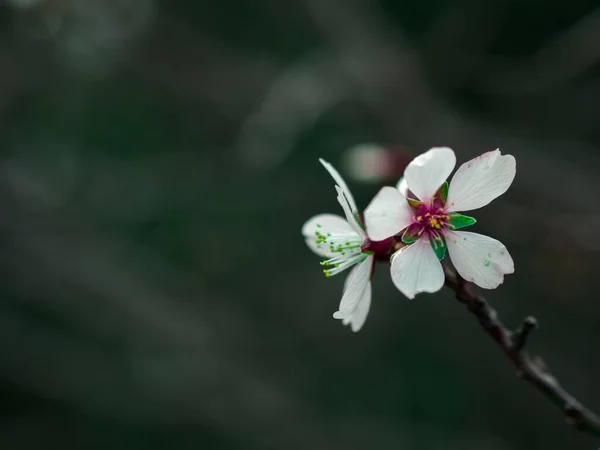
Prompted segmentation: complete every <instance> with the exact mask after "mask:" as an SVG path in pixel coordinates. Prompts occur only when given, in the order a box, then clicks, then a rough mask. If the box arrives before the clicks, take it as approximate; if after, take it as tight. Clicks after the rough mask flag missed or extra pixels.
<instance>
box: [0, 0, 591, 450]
mask: <svg viewBox="0 0 600 450" xmlns="http://www.w3.org/2000/svg"><path fill="white" fill-rule="evenodd" d="M599 117H600V5H599V4H598V1H597V0H596V1H585V0H571V1H568V2H559V1H554V0H553V1H542V0H529V1H525V0H513V1H507V0H486V1H474V0H473V1H470V0H427V1H417V0H411V1H408V0H380V1H376V0H289V1H288V0H284V1H282V0H255V1H244V0H222V1H220V2H215V1H212V2H208V1H202V0H187V1H185V0H168V1H167V0H165V1H158V0H3V1H1V2H0V152H1V159H0V280H1V281H0V286H1V288H0V342H2V344H1V345H0V414H1V416H0V417H1V420H0V448H2V449H6V450H13V449H14V450H20V449H65V450H68V449H90V450H95V449H102V450H104V449H112V450H119V449H127V450H129V449H130V450H136V449H174V450H179V449H232V450H233V449H244V450H245V449H282V450H296V449H319V450H320V449H323V450H335V449H344V450H351V449H390V448H394V449H406V450H409V449H415V450H420V449H423V450H428V449H432V450H433V449H444V450H448V449H460V450H471V449H473V450H475V449H477V450H482V449H485V450H508V449H518V450H520V449H523V450H525V449H527V450H533V449H545V450H551V449H590V450H591V449H594V448H597V447H598V446H599V445H600V443H599V442H598V440H597V439H593V438H591V437H588V436H585V435H582V434H579V433H577V432H576V431H574V430H573V429H571V428H570V427H569V426H567V425H565V424H564V423H563V417H562V415H561V413H560V411H559V410H558V409H556V408H555V407H554V406H552V405H551V404H550V403H549V402H548V401H547V400H546V399H545V398H543V396H542V395H541V394H539V393H538V392H537V391H535V390H534V389H533V388H531V387H530V386H529V385H527V384H526V383H524V382H522V381H520V380H518V379H517V378H516V376H515V372H514V369H513V368H512V367H511V366H510V364H509V363H508V361H507V360H505V359H504V357H503V355H502V354H501V352H500V351H499V350H498V349H497V348H496V347H495V346H494V344H493V343H492V342H491V341H490V340H489V338H488V337H487V336H486V335H485V334H484V333H483V332H482V331H481V330H480V328H479V326H478V324H477V323H476V321H475V320H474V319H473V318H472V317H471V316H470V315H469V314H468V312H467V311H466V310H465V308H464V307H463V306H461V305H459V304H458V303H457V302H456V301H455V300H454V299H453V296H452V294H451V293H450V292H446V291H442V292H440V293H438V294H435V295H422V296H420V297H419V298H418V299H416V300H414V301H408V300H407V299H405V298H403V297H402V295H401V294H400V293H399V292H397V291H396V290H395V289H394V287H393V286H392V283H391V281H390V280H389V277H387V276H386V271H387V269H386V268H385V267H380V269H379V270H378V272H377V277H376V279H375V282H374V302H373V307H372V311H371V314H370V317H369V319H368V320H367V323H366V325H365V327H364V328H363V330H362V331H361V332H360V333H358V334H353V333H352V332H351V331H350V330H349V329H348V328H347V327H343V326H342V325H341V324H340V323H339V322H338V321H335V320H334V319H333V318H332V313H333V312H334V311H335V309H336V307H337V304H338V302H339V299H340V295H341V289H342V282H343V277H339V278H338V277H335V278H333V279H327V280H326V279H325V278H324V277H323V276H322V274H321V273H320V266H319V265H318V262H317V261H318V259H317V258H316V257H315V255H313V254H311V253H310V252H309V251H308V250H307V249H306V248H305V247H304V243H303V240H302V238H301V235H300V228H301V226H302V223H303V222H304V221H305V220H306V219H308V218H309V217H310V216H312V215H314V214H317V213H321V212H339V211H338V209H339V207H338V205H337V202H336V201H335V192H334V189H333V184H332V182H331V180H330V178H329V176H328V175H327V173H326V172H325V171H324V170H323V168H322V167H321V166H320V165H319V164H318V162H317V158H318V157H323V158H326V159H327V160H329V161H331V162H332V163H333V164H334V165H336V166H337V167H338V168H339V169H340V171H342V172H343V173H344V174H345V176H346V177H347V179H348V182H349V184H350V185H351V187H352V189H353V191H354V193H355V196H356V197H357V200H358V203H359V204H361V205H362V206H363V207H364V206H366V205H367V203H368V202H369V200H370V199H371V198H372V196H373V195H374V194H375V193H376V192H377V190H378V189H379V187H380V185H381V184H390V183H393V182H395V180H396V178H397V177H398V176H399V175H400V173H401V171H402V165H403V164H405V163H406V161H408V160H410V158H412V157H413V156H415V155H417V154H419V153H421V152H423V151H425V150H427V149H428V148H430V147H432V146H439V145H446V146H451V147H453V148H454V149H455V151H456V152H457V156H458V159H459V161H465V160H467V159H469V158H471V157H473V156H475V155H477V154H480V153H483V152H484V151H488V150H491V149H495V148H497V147H500V148H501V149H502V150H503V152H505V153H511V154H513V155H514V156H515V157H516V159H517V162H518V164H517V167H518V171H517V178H516V180H515V182H514V184H513V186H512V187H511V189H510V190H509V192H508V193H507V194H506V195H504V196H503V197H502V198H500V199H498V200H497V201H495V202H494V203H492V204H491V205H490V206H489V207H487V208H485V209H484V210H482V211H479V212H478V214H477V215H476V217H477V219H478V224H477V225H476V229H474V231H477V232H480V233H483V234H488V235H491V236H493V237H495V238H497V239H500V240H501V241H503V242H504V243H505V244H506V245H507V247H508V248H509V250H510V252H511V253H512V255H513V257H514V260H515V264H516V273H515V274H514V275H511V276H509V277H507V279H506V282H505V284H504V285H502V286H501V288H499V289H498V290H496V291H493V292H489V293H488V298H489V300H490V301H491V302H492V304H493V305H494V306H495V307H496V308H498V309H499V311H500V312H501V314H502V316H503V318H504V319H505V320H506V322H507V324H509V325H511V326H517V325H518V324H519V323H520V321H521V320H522V318H523V317H524V316H526V315H528V314H533V315H535V316H536V317H537V318H538V319H539V320H540V323H541V328H540V331H539V332H537V333H536V334H535V335H534V337H533V338H532V340H531V344H530V345H531V351H532V352H533V353H534V354H540V355H543V357H544V359H545V360H546V362H547V363H548V365H549V366H550V368H551V369H552V370H553V371H554V372H556V374H557V375H558V376H559V377H560V379H561V381H562V382H563V383H564V385H565V386H566V387H568V388H569V389H570V390H571V391H572V392H573V393H574V394H575V395H576V396H577V397H579V398H581V399H582V400H584V402H585V403H586V404H588V406H590V407H591V408H592V409H596V410H600V387H599V386H598V380H599V379H600V364H599V361H600V353H599V352H598V344H599V338H600V321H599V319H600V300H599V299H598V296H597V286H598V274H599V273H600V272H599V269H598V263H597V261H598V254H599V252H600V239H599V237H598V231H599V230H600V213H599V212H598V211H599V207H600V200H599V198H600V197H599V195H598V193H599V191H600V180H599V177H598V173H599V172H598V171H599V169H600V156H599V154H598V148H599V147H600V132H599V130H600V128H599V126H598V120H599ZM363 144H368V145H370V147H369V148H370V149H371V150H372V149H373V148H379V149H380V150H381V149H382V148H383V149H385V151H387V152H388V153H386V155H387V156H388V157H389V156H390V155H392V159H393V162H389V161H388V163H386V164H383V165H381V164H379V163H380V162H381V159H378V158H379V157H377V155H378V154H379V153H364V152H363V153H361V151H362V150H361V151H359V150H356V146H358V145H362V147H360V148H362V149H364V148H365V147H364V145H363ZM373 146H381V147H373ZM360 155H363V157H365V158H366V159H364V158H363V159H360V158H359V156H360ZM365 155H366V156H365ZM369 155H370V156H369ZM373 155H375V156H373ZM373 158H375V159H373ZM384 160H385V158H384ZM386 161H387V160H386Z"/></svg>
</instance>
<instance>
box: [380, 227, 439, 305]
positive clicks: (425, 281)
mask: <svg viewBox="0 0 600 450" xmlns="http://www.w3.org/2000/svg"><path fill="white" fill-rule="evenodd" d="M390 273H391V275H392V281H393V282H394V285H395V286H396V287H397V288H398V290H399V291H400V292H402V293H403V294H404V295H406V296H407V297H408V298H410V299H412V298H415V295H417V294H418V293H419V292H437V291H439V290H440V289H441V288H442V286H443V285H444V270H443V269H442V264H441V263H440V261H439V259H438V257H437V256H436V255H435V253H434V252H433V249H432V248H431V245H429V239H427V238H423V239H419V240H418V241H417V242H415V243H414V244H411V245H409V246H407V247H403V248H401V249H400V250H398V251H397V252H396V253H394V254H393V255H392V265H391V268H390Z"/></svg>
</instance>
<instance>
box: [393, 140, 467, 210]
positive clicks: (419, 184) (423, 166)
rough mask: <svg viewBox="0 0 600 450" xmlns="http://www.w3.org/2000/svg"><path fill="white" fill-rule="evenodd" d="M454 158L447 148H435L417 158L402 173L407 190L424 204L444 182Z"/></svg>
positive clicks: (450, 150) (451, 168)
mask: <svg viewBox="0 0 600 450" xmlns="http://www.w3.org/2000/svg"><path fill="white" fill-rule="evenodd" d="M455 165H456V156H454V152H453V151H452V149H450V148H448V147H435V148H432V149H431V150H429V151H427V152H425V153H423V154H422V155H419V156H417V157H416V158H415V159H413V160H412V162H411V163H410V164H409V165H408V167H407V168H406V170H405V171H404V177H405V178H406V181H407V183H408V188H409V189H410V190H411V191H412V192H414V194H415V195H416V196H417V197H418V198H419V200H421V201H423V202H426V201H429V200H430V199H431V197H433V195H434V194H435V193H436V191H437V190H438V189H439V188H440V186H441V185H442V183H443V182H444V181H446V179H447V178H448V176H449V175H450V173H452V170H453V169H454V166H455Z"/></svg>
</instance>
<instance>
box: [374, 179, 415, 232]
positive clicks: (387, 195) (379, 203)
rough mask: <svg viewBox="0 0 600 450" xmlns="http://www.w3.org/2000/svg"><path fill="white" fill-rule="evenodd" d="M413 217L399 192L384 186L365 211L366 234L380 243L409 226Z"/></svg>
mask: <svg viewBox="0 0 600 450" xmlns="http://www.w3.org/2000/svg"><path fill="white" fill-rule="evenodd" d="M413 217H414V214H413V212H412V210H411V209H410V206H408V203H407V202H406V198H405V197H404V196H403V195H402V194H401V193H400V191H399V190H398V189H395V188H393V187H390V186H385V187H383V188H381V190H380V191H379V192H378V193H377V195H376V196H375V198H374V199H373V200H372V201H371V203H370V204H369V206H367V209H365V225H366V227H367V234H368V235H369V238H370V239H371V240H373V241H382V240H384V239H387V238H389V237H390V236H394V235H395V234H398V233H399V232H400V231H401V230H403V229H404V228H406V227H407V226H409V225H410V224H411V223H412V221H413Z"/></svg>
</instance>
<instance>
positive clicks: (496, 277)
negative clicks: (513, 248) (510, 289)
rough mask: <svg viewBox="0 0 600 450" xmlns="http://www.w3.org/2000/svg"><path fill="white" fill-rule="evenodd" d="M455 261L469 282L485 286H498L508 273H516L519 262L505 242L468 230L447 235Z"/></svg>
mask: <svg viewBox="0 0 600 450" xmlns="http://www.w3.org/2000/svg"><path fill="white" fill-rule="evenodd" d="M446 245H448V253H449V254H450V259H452V264H454V267H456V270H457V271H458V273H459V274H460V276H461V277H463V278H464V279H465V280H467V281H471V282H473V283H475V284H476V285H477V286H479V287H482V288H485V289H494V288H497V287H498V285H500V284H501V283H502V282H503V281H504V275H505V274H508V273H513V272H514V271H515V265H514V263H513V260H512V258H511V257H510V254H509V253H508V250H506V247H505V246H504V244H502V242H500V241H497V240H496V239H492V238H491V237H487V236H483V235H481V234H477V233H470V232H468V231H452V232H449V233H447V235H446Z"/></svg>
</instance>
